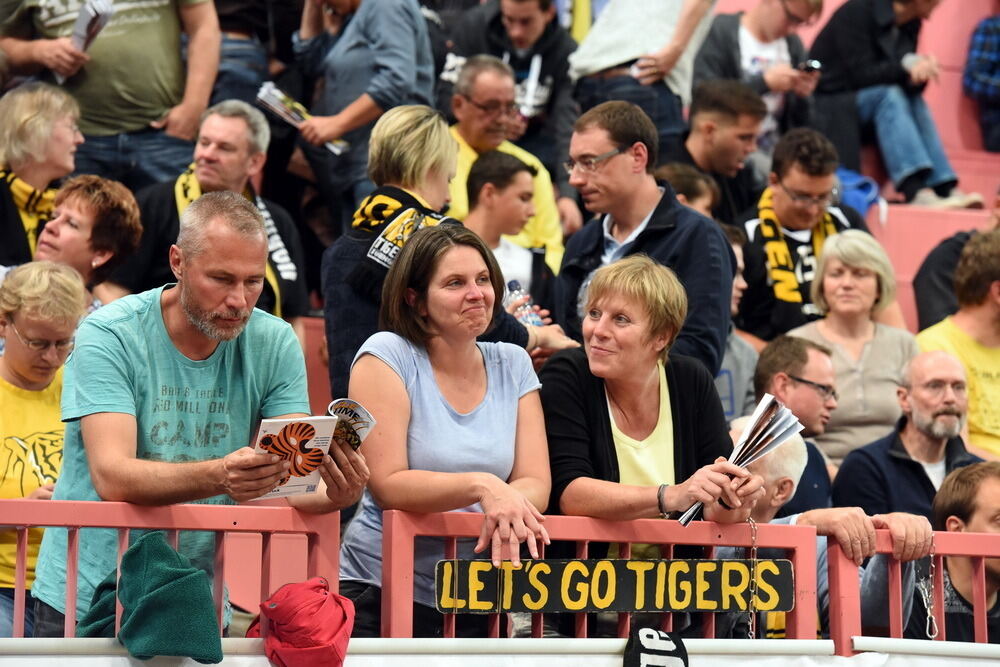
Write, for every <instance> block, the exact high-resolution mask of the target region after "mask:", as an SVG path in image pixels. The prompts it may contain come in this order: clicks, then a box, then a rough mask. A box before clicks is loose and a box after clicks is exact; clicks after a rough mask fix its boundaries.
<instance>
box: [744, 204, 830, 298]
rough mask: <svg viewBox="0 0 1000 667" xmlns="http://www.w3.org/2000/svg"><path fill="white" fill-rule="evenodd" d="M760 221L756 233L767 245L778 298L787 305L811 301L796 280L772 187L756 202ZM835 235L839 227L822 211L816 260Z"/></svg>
mask: <svg viewBox="0 0 1000 667" xmlns="http://www.w3.org/2000/svg"><path fill="white" fill-rule="evenodd" d="M757 218H758V220H759V223H758V226H757V233H758V235H759V236H760V238H761V240H762V242H763V244H764V254H765V256H766V257H767V271H768V276H769V277H770V280H771V287H772V289H773V290H774V296H775V298H776V299H778V301H785V302H787V303H803V302H808V301H809V300H810V296H809V294H803V292H802V286H801V285H799V280H798V278H796V277H795V258H794V257H793V256H792V251H791V249H790V248H789V247H788V241H786V240H785V234H784V233H783V232H782V229H781V222H780V221H779V220H778V216H777V215H775V213H774V191H773V190H772V189H771V188H767V189H766V190H764V193H763V194H761V196H760V200H759V201H758V202H757ZM836 233H837V225H836V223H835V222H834V220H833V216H832V215H830V212H829V211H826V210H825V211H823V219H822V220H820V221H819V223H818V224H817V225H816V226H815V227H813V230H812V247H813V256H814V257H819V255H820V251H821V250H822V249H823V242H824V241H826V239H827V237H830V236H833V235H834V234H836Z"/></svg>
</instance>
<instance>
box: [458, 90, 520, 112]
mask: <svg viewBox="0 0 1000 667" xmlns="http://www.w3.org/2000/svg"><path fill="white" fill-rule="evenodd" d="M462 97H464V98H465V99H467V100H468V101H469V104H471V105H472V106H474V107H476V108H477V109H479V110H480V111H482V112H483V113H484V114H486V115H487V116H496V115H504V116H513V115H514V114H516V113H517V111H518V109H519V107H518V106H517V103H515V102H498V101H496V100H494V101H493V102H487V103H486V104H481V103H479V102H477V101H475V100H474V99H472V98H471V97H469V96H468V95H462Z"/></svg>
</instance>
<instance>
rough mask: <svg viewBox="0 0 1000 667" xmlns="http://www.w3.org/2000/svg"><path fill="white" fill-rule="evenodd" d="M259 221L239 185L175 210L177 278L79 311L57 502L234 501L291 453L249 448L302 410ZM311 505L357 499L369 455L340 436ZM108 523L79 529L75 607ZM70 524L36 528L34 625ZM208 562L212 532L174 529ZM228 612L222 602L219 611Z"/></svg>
mask: <svg viewBox="0 0 1000 667" xmlns="http://www.w3.org/2000/svg"><path fill="white" fill-rule="evenodd" d="M267 254H268V245H267V233H266V231H265V226H264V220H263V218H262V216H261V214H260V212H259V211H258V210H257V207H256V206H254V204H253V203H252V202H250V201H249V200H247V199H246V198H245V197H244V196H243V195H242V194H240V193H237V192H228V191H226V192H211V193H208V194H205V195H203V196H202V197H200V198H199V199H198V200H197V201H195V202H193V203H191V205H190V206H188V207H187V208H186V209H185V210H184V212H183V213H182V214H181V221H180V233H179V234H178V237H177V243H176V244H175V245H173V246H171V247H170V268H171V270H172V271H173V274H174V276H175V277H176V279H177V283H176V284H169V285H165V286H163V287H159V288H157V289H155V290H150V291H147V292H142V293H141V294H136V295H130V296H126V297H124V298H122V299H119V300H117V301H115V302H113V303H111V304H109V305H107V306H105V307H103V308H101V309H100V310H99V311H97V312H96V313H94V314H93V315H91V316H90V317H88V318H87V319H86V320H84V322H83V324H82V325H81V326H80V329H79V331H78V332H77V336H76V349H75V351H74V353H73V356H72V357H71V358H70V361H69V363H68V364H67V365H66V371H65V377H64V386H63V395H62V419H63V421H64V422H66V431H65V436H64V439H65V442H64V448H63V457H64V458H63V471H62V476H61V477H60V480H59V485H58V488H57V489H56V491H55V495H54V496H53V497H54V498H55V499H58V500H107V501H125V502H130V503H136V504H140V505H168V504H172V503H189V502H195V503H207V504H215V505H225V504H234V503H239V502H243V501H247V500H253V499H255V498H258V497H260V496H262V495H264V494H265V493H267V492H269V491H271V490H272V489H273V488H275V487H276V486H277V485H278V482H279V480H280V479H281V478H282V477H283V476H284V475H286V474H287V473H286V471H287V468H288V463H287V462H284V461H279V460H278V457H277V456H275V455H272V454H257V453H255V452H254V450H253V449H252V448H251V447H249V446H247V443H249V442H250V440H251V437H252V436H253V433H254V430H255V427H256V424H257V422H258V421H259V420H260V419H261V418H287V417H296V416H302V415H307V414H309V401H308V396H307V392H306V373H305V363H304V361H303V358H302V350H301V348H300V347H299V344H298V341H297V340H296V338H295V334H294V333H293V332H292V328H291V326H290V325H289V324H288V323H286V322H284V321H283V320H280V319H278V318H276V317H274V316H272V315H269V314H267V313H265V312H263V311H261V310H256V309H255V308H254V304H256V303H257V298H258V297H259V296H260V293H261V290H262V288H263V284H264V280H265V278H264V274H265V270H266V269H265V267H266V265H267ZM320 470H321V474H322V477H323V483H322V484H320V488H319V489H317V491H316V492H315V493H313V494H308V495H302V496H298V497H293V498H289V503H290V504H291V505H293V506H294V507H298V508H299V509H302V510H305V511H310V512H329V511H335V510H338V509H340V508H342V507H345V506H347V505H350V504H352V503H353V502H355V501H356V500H357V499H358V498H359V497H360V495H361V491H362V489H363V488H364V485H365V482H366V481H367V479H368V469H367V467H366V466H365V462H364V459H363V458H362V457H361V456H360V455H359V454H357V453H356V452H354V450H352V449H351V448H350V446H348V445H347V444H346V443H344V442H343V441H339V440H338V441H336V443H335V444H333V445H332V446H331V448H330V454H329V455H328V456H326V457H325V458H324V462H323V465H322V466H321V468H320ZM116 539H117V538H116V532H115V531H114V530H105V529H93V530H83V531H81V532H80V538H79V540H80V541H79V588H78V593H77V613H78V616H77V617H78V618H80V617H82V616H83V615H84V614H86V613H87V611H88V609H89V607H90V602H91V598H92V595H93V593H94V590H95V588H96V587H97V585H98V584H99V583H100V582H101V581H102V580H103V579H104V578H105V577H106V576H107V575H108V574H109V573H110V572H112V571H113V570H114V569H115V553H116V548H115V544H116ZM66 542H67V532H66V530H65V529H62V528H50V529H47V530H46V531H45V536H44V538H43V544H42V547H41V553H40V554H39V558H38V565H37V568H36V581H35V585H34V587H33V588H32V595H33V597H34V598H35V619H36V622H35V636H45V637H52V636H59V637H61V636H62V635H63V623H64V616H63V614H64V612H65V609H64V607H65V588H66V562H65V557H66ZM178 550H179V551H180V552H181V553H182V554H184V555H185V556H187V557H188V558H190V559H191V561H192V563H193V564H194V565H195V566H196V567H200V568H202V569H204V570H206V571H207V572H209V573H211V570H212V563H213V561H214V557H215V537H214V535H213V534H212V533H204V532H199V533H187V532H186V533H182V534H181V536H180V542H179V549H178ZM228 616H229V610H228V605H227V610H226V622H227V623H228Z"/></svg>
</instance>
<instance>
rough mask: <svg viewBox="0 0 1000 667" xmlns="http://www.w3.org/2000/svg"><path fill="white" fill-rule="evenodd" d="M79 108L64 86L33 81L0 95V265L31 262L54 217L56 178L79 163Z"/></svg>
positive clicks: (81, 139) (65, 173) (64, 174)
mask: <svg viewBox="0 0 1000 667" xmlns="http://www.w3.org/2000/svg"><path fill="white" fill-rule="evenodd" d="M79 117H80V108H79V106H77V103H76V101H75V100H74V99H73V98H72V97H71V96H70V95H69V93H66V92H65V91H63V90H62V89H61V88H56V87H55V86H50V85H48V84H44V83H30V84H25V85H23V86H20V87H18V88H15V89H14V90H12V91H11V92H9V93H7V94H6V95H4V96H3V97H0V266H12V265H16V264H23V263H25V262H30V261H31V259H32V257H33V256H34V254H35V250H36V248H37V246H38V235H39V233H40V232H41V230H42V227H43V226H44V225H45V223H46V222H47V221H48V220H49V218H51V217H52V211H53V208H54V205H55V194H56V191H55V189H53V188H50V186H51V185H52V183H53V182H55V181H58V180H59V179H61V178H63V177H65V176H66V175H68V174H69V173H71V172H72V171H73V169H74V167H75V166H76V162H75V158H74V154H75V153H76V147H77V146H79V145H80V144H82V143H83V135H82V134H80V129H79V128H78V127H77V126H76V121H77V119H79Z"/></svg>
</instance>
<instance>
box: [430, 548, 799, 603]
mask: <svg viewBox="0 0 1000 667" xmlns="http://www.w3.org/2000/svg"><path fill="white" fill-rule="evenodd" d="M752 569H753V563H752V561H749V560H616V559H600V560H598V559H593V560H575V559H574V560H538V561H531V560H527V561H522V563H521V565H520V566H519V567H514V566H513V565H512V564H511V563H510V562H509V561H506V562H504V563H502V565H501V566H500V567H499V568H495V567H493V564H492V563H491V562H490V561H488V560H442V561H438V563H437V568H436V571H435V579H436V584H435V591H436V602H437V608H438V611H440V612H442V613H445V614H455V613H461V614H469V613H472V614H495V613H497V612H508V611H510V612H536V613H537V612H544V613H559V612H592V611H617V612H636V611H646V612H649V611H678V612H679V611H715V612H722V611H746V609H747V605H748V602H749V599H750V577H751V571H752ZM755 578H756V583H757V593H756V596H755V600H754V606H755V608H756V609H757V610H758V611H791V609H792V608H793V607H794V606H795V584H794V577H793V575H792V562H791V561H789V560H770V559H769V560H758V561H757V562H756V574H755Z"/></svg>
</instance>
